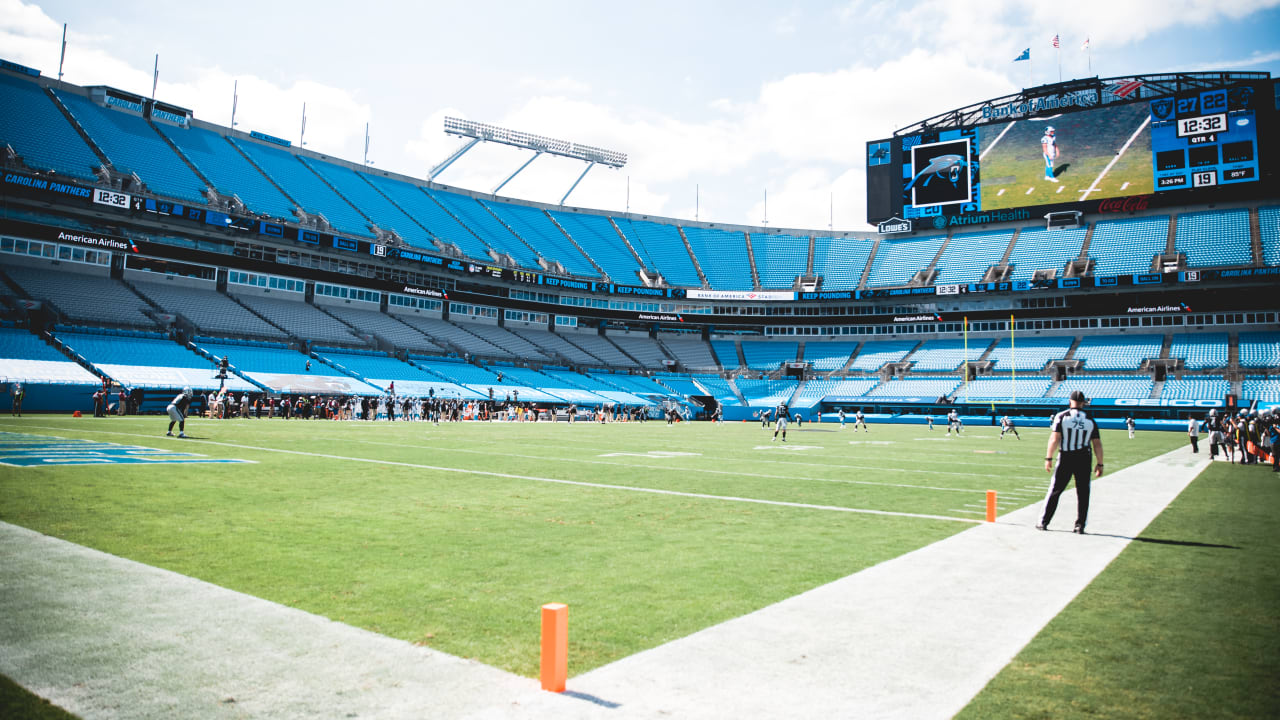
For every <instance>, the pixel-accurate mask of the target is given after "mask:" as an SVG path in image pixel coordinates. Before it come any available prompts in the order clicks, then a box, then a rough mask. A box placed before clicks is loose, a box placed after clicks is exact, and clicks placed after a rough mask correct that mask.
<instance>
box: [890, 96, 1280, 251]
mask: <svg viewBox="0 0 1280 720" xmlns="http://www.w3.org/2000/svg"><path fill="white" fill-rule="evenodd" d="M1214 75H1215V74H1210V73H1204V74H1202V77H1198V78H1195V79H1196V80H1197V82H1196V83H1188V84H1186V85H1181V86H1177V87H1176V88H1174V87H1172V86H1169V85H1161V84H1160V83H1161V82H1162V81H1166V80H1167V78H1168V77H1171V76H1144V78H1143V79H1142V80H1141V81H1140V80H1133V79H1126V81H1125V82H1119V81H1117V80H1098V79H1096V78H1093V79H1089V80H1083V81H1073V82H1072V83H1067V84H1064V85H1063V86H1047V87H1045V88H1036V89H1033V90H1029V91H1024V92H1023V93H1022V94H1020V95H1016V96H1009V97H1007V98H1003V99H999V100H991V101H987V102H985V103H979V104H975V105H973V106H970V108H966V109H962V110H958V111H954V112H953V113H948V114H945V115H940V116H938V117H936V118H933V119H931V120H927V121H923V122H921V123H918V124H916V125H914V126H911V127H910V128H909V129H907V130H903V131H899V133H898V134H897V135H895V136H894V137H892V138H888V139H885V140H875V141H872V142H869V143H867V176H866V177H867V221H868V222H869V223H872V224H879V223H881V221H887V220H890V219H891V218H901V219H902V221H910V223H906V224H909V225H913V226H914V227H915V228H917V229H923V228H925V227H933V228H936V229H945V228H948V227H952V226H964V225H980V224H987V223H996V222H1010V221H1022V220H1031V219H1033V218H1039V217H1041V216H1042V215H1043V214H1045V213H1048V212H1060V211H1067V210H1077V211H1081V212H1085V213H1094V212H1105V211H1108V210H1110V209H1112V208H1117V207H1128V206H1129V205H1130V203H1132V204H1136V205H1141V206H1143V207H1156V206H1161V205H1176V204H1180V203H1182V204H1185V203H1194V202H1215V201H1221V200H1223V199H1237V198H1245V197H1250V196H1253V195H1257V194H1260V193H1262V192H1263V191H1264V188H1265V187H1269V186H1270V183H1271V180H1270V178H1271V172H1272V169H1271V164H1272V163H1271V162H1269V160H1268V159H1269V158H1271V157H1272V155H1273V154H1274V153H1275V152H1276V148H1273V147H1272V146H1271V144H1270V143H1273V142H1274V140H1273V139H1272V138H1271V137H1269V135H1270V134H1271V133H1272V132H1273V131H1272V128H1273V127H1274V126H1275V121H1276V115H1277V108H1276V107H1275V103H1274V102H1273V95H1274V82H1273V81H1272V80H1270V79H1269V78H1267V77H1265V74H1254V75H1252V76H1250V77H1247V78H1236V79H1225V78H1223V77H1222V76H1220V75H1219V76H1216V77H1203V76H1214ZM1258 76H1260V77H1258ZM1144 84H1145V85H1146V87H1145V88H1144V89H1143V90H1142V91H1141V92H1136V91H1135V88H1137V87H1141V86H1143V85H1144ZM1191 85H1194V89H1189V88H1190V87H1191ZM1175 90H1176V91H1175ZM1157 91H1159V92H1163V93H1164V94H1159V92H1157ZM887 225H889V226H895V224H894V223H888V224H887Z"/></svg>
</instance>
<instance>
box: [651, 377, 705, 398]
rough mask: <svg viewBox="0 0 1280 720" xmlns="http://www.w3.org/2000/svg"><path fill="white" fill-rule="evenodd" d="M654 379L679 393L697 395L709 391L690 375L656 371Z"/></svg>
mask: <svg viewBox="0 0 1280 720" xmlns="http://www.w3.org/2000/svg"><path fill="white" fill-rule="evenodd" d="M653 379H654V380H655V381H656V382H658V383H659V384H661V385H662V386H663V387H665V388H669V389H670V390H671V391H672V392H674V393H676V394H677V395H684V396H686V397H688V396H696V395H706V394H707V392H706V391H705V390H703V389H702V388H701V387H699V386H698V385H697V384H696V383H694V381H693V377H692V376H690V375H678V374H675V373H655V374H654V376H653Z"/></svg>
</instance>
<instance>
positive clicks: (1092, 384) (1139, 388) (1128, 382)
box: [1049, 375, 1155, 399]
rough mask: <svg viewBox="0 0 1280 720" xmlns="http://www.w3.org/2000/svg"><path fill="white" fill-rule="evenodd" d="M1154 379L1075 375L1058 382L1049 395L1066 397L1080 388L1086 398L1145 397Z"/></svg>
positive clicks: (1149, 395)
mask: <svg viewBox="0 0 1280 720" xmlns="http://www.w3.org/2000/svg"><path fill="white" fill-rule="evenodd" d="M1154 385H1155V381H1154V380H1152V379H1151V378H1150V377H1146V376H1144V377H1132V376H1130V377H1125V376H1105V375H1104V376H1090V375H1076V376H1074V377H1069V378H1067V379H1066V380H1063V381H1062V382H1060V383H1058V387H1056V388H1054V389H1053V392H1052V393H1050V395H1049V396H1050V397H1055V398H1066V397H1070V396H1071V393H1072V392H1074V391H1076V390H1080V391H1081V392H1083V393H1084V394H1085V397H1088V398H1137V399H1141V398H1147V397H1151V388H1152V387H1153V386H1154Z"/></svg>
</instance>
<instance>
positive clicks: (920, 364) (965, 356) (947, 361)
mask: <svg viewBox="0 0 1280 720" xmlns="http://www.w3.org/2000/svg"><path fill="white" fill-rule="evenodd" d="M968 345H969V347H968V351H967V353H966V350H965V341H964V340H928V341H926V342H925V343H924V345H921V346H920V349H919V350H916V351H915V352H913V353H911V356H910V357H908V358H907V359H908V360H909V361H911V370H912V372H920V371H921V370H955V369H956V368H958V367H960V366H961V365H962V364H963V363H964V362H965V361H966V360H968V361H969V362H977V360H978V358H980V357H982V354H983V353H985V352H986V351H987V348H988V347H991V341H990V340H970V341H969V343H968Z"/></svg>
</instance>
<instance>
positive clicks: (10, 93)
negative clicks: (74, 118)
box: [0, 72, 102, 181]
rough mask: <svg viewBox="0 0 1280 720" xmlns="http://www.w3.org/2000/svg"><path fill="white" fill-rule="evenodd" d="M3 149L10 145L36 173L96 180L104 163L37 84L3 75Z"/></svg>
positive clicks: (0, 135) (0, 116)
mask: <svg viewBox="0 0 1280 720" xmlns="http://www.w3.org/2000/svg"><path fill="white" fill-rule="evenodd" d="M0 106H3V107H4V112H0V146H3V145H8V146H10V147H12V148H13V151H14V152H16V153H18V154H19V155H21V156H22V160H23V162H24V163H26V165H27V167H29V168H31V169H33V170H53V171H55V172H59V173H62V174H63V175H70V176H72V177H76V178H80V179H81V180H89V181H92V180H93V179H94V170H96V169H97V168H98V167H100V166H101V165H102V161H101V160H99V159H98V156H97V155H95V154H94V153H93V150H91V149H90V148H89V146H88V144H86V143H85V141H84V139H83V138H81V137H80V134H79V133H77V132H76V130H75V128H74V127H72V125H71V123H69V122H67V119H66V117H64V116H63V115H62V112H61V111H59V110H58V106H57V105H55V104H54V102H53V100H52V99H51V98H50V97H49V96H48V95H47V94H46V93H45V91H44V89H43V88H41V87H40V86H39V85H37V84H36V83H34V82H30V81H27V80H22V79H19V78H15V77H13V76H12V75H9V74H8V73H5V72H0Z"/></svg>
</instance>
